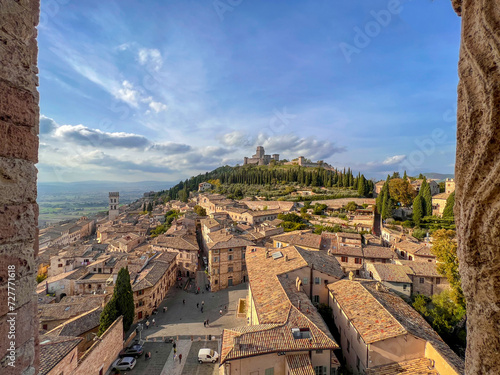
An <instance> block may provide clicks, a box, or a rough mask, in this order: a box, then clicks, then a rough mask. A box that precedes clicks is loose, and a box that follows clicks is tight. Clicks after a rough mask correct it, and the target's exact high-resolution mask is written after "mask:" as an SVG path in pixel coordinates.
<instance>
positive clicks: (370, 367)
mask: <svg viewBox="0 0 500 375" xmlns="http://www.w3.org/2000/svg"><path fill="white" fill-rule="evenodd" d="M328 289H329V295H330V298H329V303H328V304H329V306H330V307H331V308H332V310H333V318H334V322H335V325H336V327H337V330H338V332H339V333H340V343H339V344H340V347H341V348H342V355H343V357H344V358H345V361H346V366H347V368H348V369H350V370H351V371H352V372H353V373H361V374H372V375H375V374H377V375H382V374H399V373H401V374H403V373H404V374H434V375H460V374H463V373H464V361H463V360H462V359H461V358H460V357H458V356H457V355H456V354H455V353H454V352H453V350H451V349H450V347H448V345H446V343H445V342H444V341H443V340H442V339H441V338H440V337H439V335H438V334H437V333H436V332H435V331H434V330H433V329H432V328H431V326H430V325H429V324H428V323H427V322H426V321H425V320H424V318H422V316H421V315H420V314H419V313H418V312H417V311H415V310H414V309H413V308H412V307H411V306H410V305H409V304H407V303H406V302H405V301H404V300H403V299H401V298H400V297H398V296H397V295H395V294H394V293H392V292H390V291H389V290H388V289H386V288H385V287H384V286H382V285H380V284H379V283H377V282H375V281H367V280H362V281H361V280H360V281H355V280H340V281H338V282H335V283H332V284H329V285H328ZM354 296H355V298H353V297H354Z"/></svg>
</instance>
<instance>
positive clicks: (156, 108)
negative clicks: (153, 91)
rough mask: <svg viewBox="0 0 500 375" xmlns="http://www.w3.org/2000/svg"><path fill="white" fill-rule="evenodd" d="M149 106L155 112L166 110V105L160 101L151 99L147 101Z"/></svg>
mask: <svg viewBox="0 0 500 375" xmlns="http://www.w3.org/2000/svg"><path fill="white" fill-rule="evenodd" d="M149 108H151V109H152V110H153V111H155V112H156V113H160V112H162V111H166V110H167V105H166V104H163V103H160V102H155V101H151V102H150V103H149Z"/></svg>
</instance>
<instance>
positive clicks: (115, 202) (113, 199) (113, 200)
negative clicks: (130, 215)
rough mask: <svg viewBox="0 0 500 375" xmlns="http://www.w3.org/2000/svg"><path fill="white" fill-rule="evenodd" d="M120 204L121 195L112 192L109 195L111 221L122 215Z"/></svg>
mask: <svg viewBox="0 0 500 375" xmlns="http://www.w3.org/2000/svg"><path fill="white" fill-rule="evenodd" d="M119 204H120V193H119V192H117V191H116V192H110V193H109V220H115V219H116V218H117V217H118V215H119V214H120V210H119V209H118V206H119Z"/></svg>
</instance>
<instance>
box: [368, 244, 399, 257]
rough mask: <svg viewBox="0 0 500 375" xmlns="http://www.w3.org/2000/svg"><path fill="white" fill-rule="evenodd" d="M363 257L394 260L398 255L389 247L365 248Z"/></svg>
mask: <svg viewBox="0 0 500 375" xmlns="http://www.w3.org/2000/svg"><path fill="white" fill-rule="evenodd" d="M363 256H364V257H365V258H375V259H392V258H394V257H395V256H396V254H394V251H392V250H391V249H390V248H388V247H382V246H365V247H363Z"/></svg>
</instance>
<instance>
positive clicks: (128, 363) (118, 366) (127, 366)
mask: <svg viewBox="0 0 500 375" xmlns="http://www.w3.org/2000/svg"><path fill="white" fill-rule="evenodd" d="M136 363H137V361H136V360H135V358H134V357H125V358H118V359H117V360H116V361H114V362H113V365H112V368H113V369H114V370H132V369H133V368H134V367H135V364H136Z"/></svg>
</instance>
